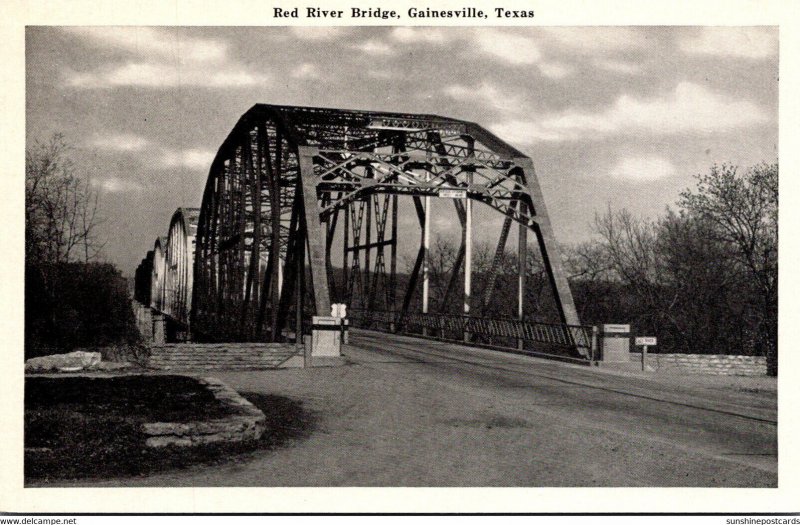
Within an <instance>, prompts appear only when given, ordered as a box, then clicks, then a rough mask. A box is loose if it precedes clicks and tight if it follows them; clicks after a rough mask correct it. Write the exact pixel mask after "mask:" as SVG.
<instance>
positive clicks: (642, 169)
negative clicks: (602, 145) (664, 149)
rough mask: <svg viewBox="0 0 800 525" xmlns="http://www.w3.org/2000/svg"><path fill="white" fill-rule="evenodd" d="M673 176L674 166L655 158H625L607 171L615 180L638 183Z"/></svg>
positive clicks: (663, 159) (661, 158) (660, 158)
mask: <svg viewBox="0 0 800 525" xmlns="http://www.w3.org/2000/svg"><path fill="white" fill-rule="evenodd" d="M674 174H675V166H673V165H672V163H671V162H670V161H669V160H667V159H665V158H663V157H657V156H644V157H626V158H623V159H621V160H620V161H619V162H618V163H617V164H616V165H615V166H614V167H613V168H611V170H610V171H609V175H611V176H612V177H613V178H615V179H623V180H631V181H640V182H650V181H655V180H659V179H664V178H666V177H669V176H671V175H674Z"/></svg>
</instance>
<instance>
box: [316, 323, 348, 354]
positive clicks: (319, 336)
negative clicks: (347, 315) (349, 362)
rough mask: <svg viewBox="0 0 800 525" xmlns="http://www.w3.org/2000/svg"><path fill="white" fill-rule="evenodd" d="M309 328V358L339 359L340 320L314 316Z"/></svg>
mask: <svg viewBox="0 0 800 525" xmlns="http://www.w3.org/2000/svg"><path fill="white" fill-rule="evenodd" d="M312 323H313V324H312V327H311V356H312V357H339V356H341V355H342V351H341V346H342V341H341V333H342V326H341V319H339V318H338V317H330V316H320V315H315V316H314V317H312Z"/></svg>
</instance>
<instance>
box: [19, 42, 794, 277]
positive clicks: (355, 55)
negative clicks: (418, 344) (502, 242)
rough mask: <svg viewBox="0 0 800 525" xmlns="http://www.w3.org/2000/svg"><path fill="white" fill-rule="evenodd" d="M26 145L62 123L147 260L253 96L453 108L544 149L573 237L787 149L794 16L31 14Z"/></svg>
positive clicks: (553, 201) (126, 240)
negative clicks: (362, 22)
mask: <svg viewBox="0 0 800 525" xmlns="http://www.w3.org/2000/svg"><path fill="white" fill-rule="evenodd" d="M26 64H27V75H26V76H27V78H26V81H27V85H26V93H27V130H26V132H27V141H28V144H31V143H32V142H33V141H35V140H46V139H47V138H48V137H49V136H50V135H51V134H52V133H55V132H60V133H63V134H64V135H65V137H66V139H67V141H68V142H69V143H70V144H72V145H73V146H74V155H75V157H76V158H75V161H76V163H77V165H78V166H79V167H80V169H81V170H83V171H85V173H86V174H87V175H89V176H90V177H91V179H92V183H93V184H94V186H95V188H96V189H97V191H98V192H100V195H101V206H102V213H103V215H104V216H105V217H106V219H107V220H106V222H105V223H104V224H103V226H102V228H103V234H104V236H105V237H106V238H107V239H108V243H107V245H106V248H105V256H106V258H107V259H108V260H110V261H111V262H114V263H116V264H117V265H119V267H120V268H121V269H122V270H123V271H125V272H132V271H133V269H134V268H135V266H136V265H137V264H138V262H139V260H140V259H141V258H142V257H143V256H144V254H145V252H146V251H147V250H148V249H151V248H152V244H153V242H154V240H155V238H156V237H157V236H158V235H164V234H166V229H167V226H168V221H169V218H170V216H171V214H172V212H173V211H174V210H175V208H176V207H178V206H198V205H199V202H200V198H201V195H202V191H203V186H204V184H205V179H206V176H207V174H208V168H209V165H210V161H211V159H212V158H213V156H214V153H215V151H216V148H217V147H218V146H219V145H220V144H221V143H222V140H223V139H224V138H225V136H226V135H227V134H228V132H229V131H230V129H231V128H232V126H233V125H234V124H235V122H236V120H237V119H238V118H239V116H240V115H241V114H242V113H244V112H245V111H246V110H247V109H248V108H249V107H250V106H252V105H253V104H255V103H258V102H261V103H273V104H293V105H313V106H327V107H342V108H352V109H373V110H383V111H402V112H412V113H413V112H418V113H435V114H440V115H444V116H451V117H455V118H461V119H465V120H471V121H475V122H478V123H481V124H483V125H484V126H486V127H488V128H490V129H491V130H493V131H494V132H495V133H497V134H498V135H499V136H501V137H502V138H504V139H506V140H507V141H508V142H511V143H512V144H514V145H515V146H517V147H518V148H520V149H521V150H522V151H525V152H526V153H528V154H529V155H530V156H531V157H532V158H533V160H534V164H535V166H536V169H537V173H538V175H539V179H540V182H541V184H542V188H543V192H544V196H545V199H546V201H547V205H548V208H549V211H550V214H551V219H552V222H553V226H554V229H555V233H556V236H557V238H558V239H559V241H561V242H565V243H570V242H577V241H581V240H585V239H587V238H589V237H590V236H591V235H592V229H591V223H592V220H593V217H594V214H595V212H598V211H599V212H602V211H604V210H605V209H606V208H607V207H608V206H611V207H612V208H613V209H617V208H623V207H625V208H628V209H630V210H631V211H633V212H634V213H635V214H637V215H641V216H648V217H655V216H657V215H659V214H661V213H662V212H663V210H664V209H665V207H666V206H668V205H671V204H674V202H675V201H676V199H677V197H678V193H679V192H680V191H681V190H682V189H684V188H687V187H690V186H692V184H693V176H694V175H696V174H698V173H701V172H705V171H707V170H708V168H709V167H710V166H711V165H712V164H714V163H723V162H731V163H735V164H738V165H742V166H749V165H752V164H755V163H758V162H762V161H766V162H774V161H775V160H776V159H777V158H778V30H777V28H735V27H719V28H711V27H704V28H693V27H682V28H670V27H646V28H638V27H608V28H601V27H580V28H577V27H576V28H546V27H535V28H510V27H507V28H499V27H498V28H490V27H484V28H435V27H428V28H420V27H416V28H408V27H372V28H357V27H353V28H336V27H329V28H323V27H316V28H311V27H303V28H301V27H294V28H283V27H272V28H269V27H262V28H255V27H248V28H145V27H140V28H135V27H124V28H122V27H92V28H53V27H29V28H28V30H27V35H26Z"/></svg>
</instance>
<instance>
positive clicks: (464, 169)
mask: <svg viewBox="0 0 800 525" xmlns="http://www.w3.org/2000/svg"><path fill="white" fill-rule="evenodd" d="M401 197H402V198H403V199H410V202H412V203H413V211H412V214H413V215H415V216H416V220H417V221H418V223H419V228H420V230H419V231H420V234H419V248H418V250H417V257H416V258H415V261H414V264H413V268H410V271H409V272H408V274H407V275H403V279H402V281H403V282H402V283H401V279H400V275H399V272H398V268H397V264H398V261H397V257H398V240H399V239H401V238H408V237H409V236H412V237H416V235H417V234H416V233H415V232H413V231H411V232H409V231H408V229H407V228H398V224H399V217H398V214H399V213H401V212H400V211H399V207H398V199H399V198H401ZM437 198H450V199H452V203H453V206H454V208H455V211H456V214H457V216H458V221H459V223H460V224H459V225H460V227H461V228H462V231H463V234H462V242H461V246H460V248H459V252H458V257H457V261H456V262H457V264H456V267H455V268H454V270H453V272H452V275H453V278H452V279H451V282H450V283H449V285H448V289H447V294H446V297H447V298H448V300H452V301H456V300H458V301H460V302H462V303H463V309H462V312H463V313H464V314H467V315H472V314H474V313H475V312H476V310H475V309H476V307H478V306H479V303H482V302H483V301H484V300H485V297H487V296H488V294H491V292H492V288H493V287H494V282H495V279H496V274H497V265H498V264H499V262H498V261H499V259H500V254H502V253H503V251H504V250H505V247H506V241H507V239H508V236H509V233H510V229H511V225H512V224H517V226H518V230H519V232H518V236H519V241H518V243H517V246H518V250H519V252H520V253H519V257H518V261H519V269H518V270H519V275H518V283H517V284H518V289H519V290H518V291H519V294H518V296H519V305H518V310H517V312H516V314H517V317H518V320H520V321H521V320H523V319H524V314H525V312H524V311H523V309H524V301H523V295H524V292H525V286H526V281H525V280H526V268H525V265H526V261H527V256H526V254H525V250H526V249H527V245H528V243H527V235H528V234H529V233H531V234H533V236H534V237H535V239H536V241H537V244H538V247H539V250H540V252H541V260H542V262H543V265H544V267H545V269H546V273H547V277H548V282H549V285H550V287H551V288H552V292H553V297H554V298H555V302H556V306H557V310H558V316H559V318H560V321H561V323H562V324H563V325H564V326H567V325H579V320H578V316H577V313H576V311H575V307H574V303H573V299H572V295H571V293H570V290H569V286H568V283H567V281H566V278H565V275H564V272H563V270H562V268H561V260H560V256H559V254H558V247H557V245H556V243H555V239H554V237H553V232H552V228H551V225H550V221H549V218H548V215H547V210H546V207H545V204H544V201H543V198H542V194H541V190H540V188H539V184H538V181H537V179H536V174H535V172H534V168H533V163H532V162H531V159H530V158H528V157H527V156H525V155H524V154H523V153H521V152H520V151H519V150H517V149H515V148H514V147H512V146H510V145H509V144H507V143H505V142H503V141H502V140H500V139H499V138H498V137H496V136H495V135H493V134H492V133H490V132H488V131H487V130H485V129H483V128H482V127H480V126H478V125H477V124H474V123H471V122H464V121H460V120H455V119H449V118H443V117H439V116H436V115H415V114H402V113H383V112H369V111H352V110H339V109H323V108H307V107H292V106H273V105H263V104H259V105H256V106H253V107H252V108H251V109H250V110H249V111H248V112H247V113H245V114H244V115H243V116H242V117H241V119H240V120H239V122H238V123H237V124H236V126H235V127H234V128H233V130H232V131H231V132H230V134H229V135H228V137H227V138H226V139H225V141H224V143H223V144H222V146H221V147H220V149H219V151H218V153H217V155H216V157H215V159H214V161H213V162H212V165H211V169H210V172H209V177H208V181H207V184H206V188H205V191H204V194H203V200H202V205H201V208H200V217H199V223H198V229H197V247H196V264H195V274H194V287H193V299H192V301H193V302H192V310H191V312H192V318H191V325H192V332H193V334H194V335H195V337H197V338H201V339H206V340H278V339H281V338H282V337H285V335H286V333H288V331H290V330H294V331H295V332H297V333H299V332H300V331H301V330H302V321H303V319H304V318H306V317H308V314H309V313H312V312H313V313H316V314H318V315H327V314H329V312H330V305H331V303H332V302H344V303H345V304H348V305H349V306H350V307H351V308H352V309H354V310H360V309H362V310H369V311H370V312H372V313H373V314H374V313H376V312H379V311H383V312H387V314H391V316H392V318H393V319H396V320H397V321H396V322H397V323H400V324H402V323H403V320H404V319H406V318H408V319H410V318H411V315H410V314H431V313H432V312H429V311H428V298H427V296H426V294H427V293H428V291H427V287H426V286H427V273H428V268H427V266H428V265H427V264H426V261H427V256H428V254H429V246H430V234H431V229H432V227H431V224H430V217H431V213H430V210H431V200H432V199H437ZM474 203H482V204H484V205H486V206H488V207H489V208H491V209H492V210H494V212H495V213H496V214H498V215H499V216H500V217H502V220H503V228H502V231H501V233H500V235H499V238H498V239H496V240H497V249H496V254H495V257H494V260H493V263H492V267H491V269H490V271H489V272H488V276H486V280H487V281H488V284H489V286H484V298H474V297H473V295H474V294H473V293H472V289H471V285H472V283H471V277H472V271H471V264H472V253H471V250H472V230H473V228H474V225H473V224H472V219H473V211H472V207H473V204H474ZM409 209H410V208H409ZM334 261H335V262H336V263H337V264H336V265H334ZM339 266H340V267H339ZM459 272H460V273H459ZM461 273H463V281H464V283H463V284H464V290H463V294H460V293H457V291H456V290H455V287H456V281H457V279H455V276H456V275H460V274H461ZM482 284H484V283H482ZM419 288H422V289H421V290H420V289H419ZM420 295H421V301H420ZM459 295H461V296H462V298H463V300H462V299H457V298H458V296H459ZM478 299H480V301H479V300H478ZM417 303H420V308H418V309H417V311H411V310H413V309H414V308H416V306H415V305H416V304H417ZM419 310H421V311H419ZM393 324H396V323H393ZM464 326H471V325H470V323H466V324H465V325H464ZM476 326H477V325H476ZM394 328H397V326H395V327H394ZM467 337H469V334H467ZM573 342H574V341H573ZM577 346H578V347H579V348H580V350H579V351H580V352H581V353H585V350H584V349H583V347H584V346H587V345H585V344H584V342H581V343H580V344H579V345H577Z"/></svg>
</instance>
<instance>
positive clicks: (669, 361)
mask: <svg viewBox="0 0 800 525" xmlns="http://www.w3.org/2000/svg"><path fill="white" fill-rule="evenodd" d="M640 357H641V356H640V355H639V354H636V358H637V359H638V358H640ZM647 365H648V366H649V367H652V368H655V369H656V370H658V371H659V372H679V373H690V374H714V375H731V376H734V375H735V376H763V375H766V374H767V358H766V357H760V356H746V355H705V354H648V355H647Z"/></svg>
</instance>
